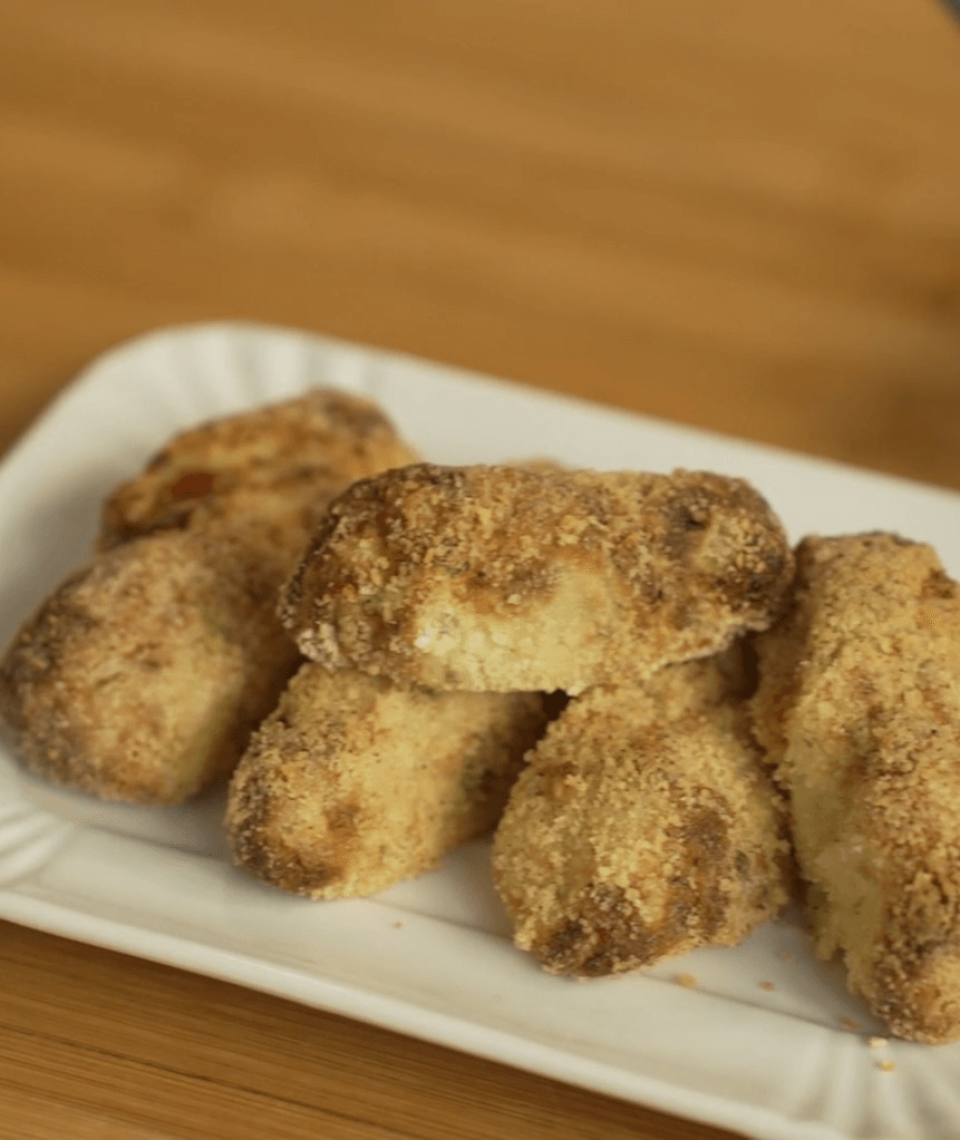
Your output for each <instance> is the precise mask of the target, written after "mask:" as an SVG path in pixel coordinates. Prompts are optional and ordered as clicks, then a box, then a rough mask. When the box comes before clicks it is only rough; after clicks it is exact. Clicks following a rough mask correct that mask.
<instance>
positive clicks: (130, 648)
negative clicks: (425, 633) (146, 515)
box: [0, 532, 300, 803]
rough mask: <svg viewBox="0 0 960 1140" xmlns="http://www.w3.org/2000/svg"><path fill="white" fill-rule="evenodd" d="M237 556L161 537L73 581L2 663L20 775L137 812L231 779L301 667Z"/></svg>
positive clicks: (102, 559) (0, 676)
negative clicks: (25, 769) (137, 807)
mask: <svg viewBox="0 0 960 1140" xmlns="http://www.w3.org/2000/svg"><path fill="white" fill-rule="evenodd" d="M231 553H233V554H235V555H237V556H236V557H231ZM243 554H244V551H243V550H242V548H241V549H236V550H234V549H233V548H232V547H231V544H230V542H229V541H228V540H226V539H224V538H222V537H221V538H220V539H219V540H218V541H217V542H212V541H211V540H210V539H209V538H208V537H206V536H203V535H199V534H192V533H189V532H184V533H180V532H167V533H161V534H157V535H153V536H148V537H146V538H143V539H140V540H139V541H137V542H133V543H127V544H124V545H122V546H118V547H116V548H115V549H113V550H111V551H108V552H107V553H105V554H102V555H100V556H98V557H97V558H96V559H95V560H94V561H93V562H92V564H91V565H90V566H88V567H87V568H86V569H84V570H81V571H79V572H78V573H76V574H74V575H73V576H72V577H70V578H68V579H67V580H66V581H65V582H64V583H63V584H62V585H61V586H60V588H59V589H58V590H57V591H56V592H55V593H54V594H53V595H52V596H51V597H50V598H49V599H48V600H47V601H46V602H45V603H44V604H43V605H42V606H41V607H40V609H39V610H38V612H37V613H36V614H35V615H34V616H33V617H32V618H31V619H30V620H29V621H28V622H27V623H26V625H25V626H24V627H23V628H22V629H21V630H20V633H19V634H18V636H17V638H16V640H15V641H14V643H13V645H12V646H11V647H10V649H9V650H8V652H7V654H6V657H5V659H4V661H3V663H2V666H0V719H2V720H3V721H4V722H5V725H6V728H7V732H8V735H9V736H10V737H11V739H12V743H13V744H14V746H15V747H16V749H17V751H18V752H19V753H20V755H21V756H22V757H23V759H24V760H25V761H26V763H27V765H28V766H29V767H30V768H31V769H33V770H34V771H36V772H38V773H40V774H41V775H44V776H46V777H48V778H49V779H51V780H53V781H54V782H56V783H59V784H64V785H67V786H69V787H72V788H79V789H81V790H83V791H89V792H95V793H96V794H97V795H99V796H101V797H102V798H104V799H117V800H127V801H130V802H134V803H177V802H179V801H181V800H184V799H186V798H187V797H188V796H191V795H193V794H194V793H195V792H197V791H199V790H200V789H201V788H203V787H205V786H206V785H208V784H210V783H212V782H213V781H214V780H216V779H218V778H220V777H221V776H223V775H225V774H226V773H227V772H229V771H230V770H231V769H232V768H233V767H234V765H235V764H236V762H237V760H238V759H239V757H240V755H241V754H242V752H243V749H244V747H245V745H246V742H247V739H248V737H249V734H250V732H251V730H252V729H253V728H254V726H255V725H256V724H258V723H259V721H260V720H261V719H262V718H263V717H264V716H265V715H266V714H267V713H268V712H269V711H270V710H271V709H272V708H273V707H274V705H275V703H276V701H277V698H278V696H279V694H280V691H281V690H282V688H283V686H284V684H285V682H286V680H287V678H288V677H289V675H290V674H291V673H292V672H293V670H294V669H295V667H296V664H297V662H298V661H299V659H300V658H299V655H298V654H297V652H296V648H295V647H294V646H293V645H292V644H291V643H290V641H289V639H288V638H287V637H286V635H285V634H284V631H283V629H282V627H281V626H280V624H279V622H277V621H276V619H275V616H274V613H273V604H272V603H273V596H274V589H275V586H276V582H275V580H274V579H273V578H272V577H271V576H269V575H267V576H266V577H264V576H263V575H262V574H261V573H259V571H258V569H257V566H256V564H255V563H252V562H251V560H250V559H248V558H246V557H244V556H243Z"/></svg>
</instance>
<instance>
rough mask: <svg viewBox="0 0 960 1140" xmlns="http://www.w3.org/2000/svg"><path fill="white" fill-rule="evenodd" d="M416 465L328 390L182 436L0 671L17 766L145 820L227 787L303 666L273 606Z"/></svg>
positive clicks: (0, 702)
mask: <svg viewBox="0 0 960 1140" xmlns="http://www.w3.org/2000/svg"><path fill="white" fill-rule="evenodd" d="M413 458H415V456H414V453H413V452H412V451H411V450H410V449H409V448H408V447H407V445H406V444H405V443H403V441H402V440H400V439H399V438H398V437H397V436H396V434H395V433H394V431H393V429H392V427H391V426H390V424H389V422H388V421H387V420H386V419H385V418H384V416H383V415H382V413H381V412H380V411H379V410H378V409H376V408H375V407H374V406H373V405H372V404H370V403H368V402H367V401H366V400H360V399H357V398H356V397H353V396H348V395H345V394H343V393H337V392H332V391H326V390H317V391H314V392H311V393H309V394H307V395H306V396H303V397H301V398H299V399H295V400H287V401H285V402H283V403H279V404H275V405H272V406H269V407H265V408H257V409H255V410H254V411H252V412H247V413H244V414H243V415H238V416H231V417H229V418H227V419H224V420H217V421H214V422H212V423H208V424H206V425H204V426H203V427H200V428H196V429H194V430H192V431H188V432H185V433H183V434H182V435H180V436H178V437H176V439H174V440H173V441H172V442H171V443H170V444H169V445H168V447H166V448H165V449H164V450H163V451H161V452H160V454H159V455H158V456H157V457H156V458H155V459H153V460H152V461H151V463H150V464H149V465H148V467H147V469H146V470H145V471H144V472H143V473H142V474H140V475H138V476H136V477H135V478H133V479H131V480H130V481H129V482H127V483H125V484H124V485H123V486H121V487H120V488H119V489H118V490H117V491H116V492H115V493H114V495H113V496H112V497H111V498H110V499H109V500H108V501H107V503H106V504H105V506H104V509H103V517H102V526H101V534H100V538H99V542H98V546H99V552H98V553H97V554H95V556H94V559H93V561H92V563H91V564H90V565H89V566H88V567H87V568H86V569H85V570H82V571H80V572H79V573H78V574H76V575H74V576H73V577H72V578H70V579H68V581H67V582H66V583H64V585H63V586H62V587H61V588H60V589H59V590H58V591H57V592H56V593H55V594H54V595H53V596H52V597H51V598H50V599H48V601H47V602H45V603H44V604H43V605H42V606H41V608H40V610H39V612H38V613H37V614H36V615H35V616H34V617H33V618H32V619H31V620H30V621H28V623H27V625H26V626H25V627H24V628H23V630H21V632H20V634H19V636H18V637H17V639H16V640H15V641H14V643H13V645H12V646H11V647H10V648H9V649H8V651H7V653H6V657H5V659H4V661H3V663H2V665H0V689H2V694H0V721H6V725H7V733H8V735H9V736H10V737H11V738H12V740H13V741H14V743H15V745H16V747H17V748H18V750H19V751H20V752H21V754H22V755H23V757H24V758H25V759H26V761H27V763H28V764H29V766H30V767H31V768H33V769H34V770H35V771H37V772H39V773H42V774H43V773H45V774H47V775H48V776H50V778H51V779H53V780H55V781H57V782H58V783H63V784H68V785H70V786H72V787H76V788H81V789H83V790H85V791H90V792H94V793H96V794H98V795H100V796H102V797H104V798H106V799H124V800H128V801H132V802H139V803H176V802H179V801H180V800H183V799H185V798H187V797H188V796H190V795H193V794H194V793H196V792H197V791H199V790H201V789H202V788H203V787H205V786H206V785H207V784H209V783H212V782H214V781H215V780H217V779H219V778H220V777H222V776H223V775H225V774H226V773H228V772H229V771H230V770H231V769H232V768H233V766H234V765H235V764H236V762H237V760H238V759H239V757H240V755H241V754H242V752H243V749H244V747H245V746H246V742H247V738H248V736H249V732H250V730H251V729H252V728H253V727H254V725H255V724H256V723H258V722H259V720H260V719H261V718H262V717H263V716H264V715H265V714H266V713H267V712H268V711H270V709H271V708H272V707H273V704H274V703H275V701H276V698H277V697H278V695H279V693H280V692H281V690H282V689H283V687H284V685H285V684H286V681H287V679H288V678H289V676H290V674H291V673H292V672H293V671H294V669H295V667H296V664H297V662H298V661H299V654H298V653H297V651H296V648H295V646H293V644H292V642H291V641H290V639H289V637H288V636H287V635H286V633H285V632H284V630H283V628H282V626H281V625H280V622H279V619H278V618H277V616H276V601H277V593H278V590H279V588H280V585H281V583H282V582H283V580H284V579H285V578H286V577H287V575H288V574H289V573H290V572H291V570H292V568H293V566H294V563H295V560H296V558H297V556H298V555H299V554H300V552H301V550H302V549H303V547H304V546H305V544H306V541H307V539H308V537H309V535H310V532H311V530H312V528H313V526H314V525H315V523H316V521H317V519H318V518H319V516H320V514H321V513H322V511H323V509H324V508H325V507H326V505H327V504H328V503H329V501H330V500H331V499H332V498H333V497H334V496H335V495H336V494H338V493H339V492H341V491H342V490H343V489H344V488H345V487H346V486H347V485H348V484H349V483H350V482H351V480H353V479H354V478H356V477H358V476H361V475H368V474H370V473H371V472H372V471H376V470H379V469H380V468H381V467H384V466H389V465H390V464H392V463H405V462H409V461H410V460H412V459H413ZM145 536H146V537H145ZM218 582H219V584H220V585H219V587H218Z"/></svg>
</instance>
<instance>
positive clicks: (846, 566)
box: [752, 534, 960, 1042]
mask: <svg viewBox="0 0 960 1140" xmlns="http://www.w3.org/2000/svg"><path fill="white" fill-rule="evenodd" d="M797 566H798V573H797V592H796V599H795V603H794V605H793V607H792V609H791V610H790V611H789V613H788V614H787V616H786V617H785V618H784V619H783V620H782V621H781V622H780V624H778V625H777V626H776V627H775V628H774V629H772V630H770V631H769V632H768V633H766V634H764V635H762V636H760V637H758V638H757V649H758V653H759V666H760V685H759V689H758V691H757V694H756V696H755V697H754V699H753V702H752V709H753V715H754V721H755V731H756V733H757V736H758V738H759V739H760V741H761V742H762V744H763V745H764V746H765V747H766V749H767V752H768V757H769V760H770V761H771V762H772V763H773V764H775V765H776V772H777V777H778V779H779V780H780V781H781V782H782V784H783V785H784V787H785V789H786V791H787V793H788V795H789V797H790V802H791V818H792V830H793V839H794V844H795V847H796V852H797V858H798V862H799V867H800V872H801V874H802V875H803V876H804V878H805V879H806V880H807V882H808V883H809V888H808V903H809V907H810V911H811V919H812V923H813V927H814V933H815V936H816V940H817V947H818V951H819V953H820V954H821V955H822V956H823V957H831V956H832V955H833V954H834V953H835V952H837V951H839V952H840V953H841V954H842V955H843V958H844V960H845V963H846V968H847V977H848V984H849V986H850V989H851V990H852V991H853V992H854V993H856V994H858V995H859V996H860V997H862V998H863V999H864V1000H865V1001H866V1002H867V1004H868V1005H869V1007H870V1009H871V1010H872V1011H873V1013H874V1014H875V1015H876V1016H877V1017H879V1018H881V1019H882V1020H883V1021H884V1022H886V1023H887V1024H888V1025H889V1027H890V1029H891V1031H892V1032H893V1033H895V1034H896V1035H898V1036H900V1037H906V1038H908V1039H910V1040H913V1041H925V1042H943V1041H950V1040H953V1039H955V1038H958V1037H960V587H958V585H957V583H955V582H953V581H951V580H950V579H949V578H948V577H947V576H946V574H945V573H944V570H943V567H942V566H941V564H940V562H939V560H938V559H937V557H936V555H935V553H934V552H933V550H932V549H931V548H930V547H928V546H926V545H922V544H919V543H912V542H907V541H905V540H904V539H901V538H898V537H897V536H895V535H892V534H864V535H856V536H847V537H839V538H816V537H811V538H807V539H805V540H804V541H803V542H802V543H801V544H800V546H799V547H798V550H797Z"/></svg>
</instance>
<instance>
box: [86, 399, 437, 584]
mask: <svg viewBox="0 0 960 1140" xmlns="http://www.w3.org/2000/svg"><path fill="white" fill-rule="evenodd" d="M417 458H418V456H417V455H416V453H415V452H414V451H413V450H412V449H411V448H410V447H408V446H407V444H406V443H404V442H403V440H401V439H400V438H399V437H398V436H397V434H396V432H395V431H394V429H393V426H392V425H391V424H390V422H389V420H388V419H387V418H386V416H385V415H384V414H383V412H381V411H380V409H379V408H377V407H376V405H374V404H372V403H370V401H368V400H364V399H361V398H360V397H357V396H351V395H348V394H347V393H345V392H337V391H334V390H331V389H325V388H318V389H315V390H313V391H311V392H308V393H307V394H306V395H304V396H300V397H297V398H295V399H291V400H285V401H283V402H280V403H276V404H271V405H268V406H266V407H263V408H257V409H254V410H253V411H251V412H244V413H241V414H239V415H234V416H228V417H225V418H223V419H219V420H213V421H211V422H209V423H206V424H203V425H202V426H200V427H197V428H192V429H191V430H189V431H185V432H183V433H181V434H180V435H177V436H176V437H174V439H173V440H171V442H170V443H168V444H167V446H166V447H164V448H163V450H162V451H160V452H159V453H158V454H157V455H156V456H154V458H153V459H152V460H151V461H150V463H149V464H148V465H147V467H146V469H145V470H144V471H143V472H142V473H141V474H139V475H137V476H135V477H134V478H133V479H131V480H129V481H128V482H126V483H124V484H122V485H121V486H120V487H119V488H117V490H116V491H115V492H114V493H113V494H112V495H111V496H110V498H109V499H107V501H106V503H105V504H104V507H103V511H102V516H101V529H100V538H99V544H98V545H99V548H100V549H101V550H103V549H108V548H109V547H111V546H115V545H116V544H117V543H120V542H127V541H129V540H130V539H131V538H136V537H137V536H139V535H142V534H148V533H150V532H152V531H156V530H169V529H182V528H184V527H189V528H191V529H201V530H204V531H206V532H208V533H209V532H211V531H213V532H217V533H219V532H221V531H223V530H224V529H236V528H238V527H239V528H241V529H242V530H243V532H244V533H245V534H246V540H247V543H248V545H250V546H256V548H257V550H258V551H259V552H260V553H262V555H263V556H264V557H269V558H273V559H276V558H277V557H282V558H293V557H295V556H296V555H297V554H299V553H300V549H301V547H302V546H303V544H304V542H305V540H306V537H307V536H308V535H309V534H310V532H311V531H312V530H313V528H314V526H315V525H316V523H317V520H318V519H319V517H320V515H321V514H322V512H323V510H324V509H325V508H326V505H327V503H328V502H329V500H330V498H331V497H332V496H333V495H335V494H337V493H339V492H340V491H342V490H343V488H344V487H346V486H348V485H349V484H350V483H352V482H353V481H354V480H355V479H362V478H364V477H366V476H368V475H373V474H375V473H376V472H378V471H384V470H386V469H387V468H389V467H400V466H403V465H405V464H407V463H414V462H416V460H417ZM284 573H285V574H286V573H289V567H285V569H284Z"/></svg>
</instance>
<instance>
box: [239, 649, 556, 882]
mask: <svg viewBox="0 0 960 1140" xmlns="http://www.w3.org/2000/svg"><path fill="white" fill-rule="evenodd" d="M545 723H546V715H545V713H544V709H543V703H542V700H541V698H540V696H539V694H536V693H507V694H500V693H435V692H430V691H427V690H425V689H409V690H404V689H398V688H395V687H394V686H392V685H391V684H390V683H389V682H388V681H386V680H384V679H382V678H378V677H369V676H366V675H364V674H362V673H358V672H356V671H355V670H343V671H341V672H337V673H329V672H328V671H327V670H325V669H324V668H323V667H322V666H320V665H316V664H313V663H311V662H308V663H307V664H305V665H304V666H303V667H302V668H301V670H300V672H299V673H298V674H297V675H296V677H294V679H293V680H292V681H291V683H290V686H289V688H288V689H287V691H286V692H285V693H284V695H283V697H282V698H281V701H280V704H279V705H278V707H277V709H276V711H275V712H274V713H273V714H272V715H271V716H270V717H268V719H267V720H266V721H265V722H264V723H263V725H262V726H261V728H260V729H259V731H258V732H257V733H256V734H255V735H254V737H253V740H252V741H251V744H250V748H249V751H248V752H247V754H246V756H245V757H244V758H243V760H242V761H241V762H240V764H239V766H238V768H237V770H236V772H235V773H234V776H233V779H232V781H231V784H230V794H229V802H228V808H227V832H228V836H229V839H230V843H231V847H232V849H233V854H234V860H235V862H236V863H237V865H238V866H240V867H243V868H245V869H246V870H248V871H250V872H251V873H253V874H254V875H255V876H257V878H259V879H262V880H263V881H264V882H267V883H271V884H272V885H274V886H277V887H280V888H281V889H282V890H285V891H291V892H294V893H296V894H302V895H309V896H311V897H313V898H318V899H319V898H343V897H349V896H357V895H369V894H373V893H374V892H375V891H380V890H383V889H385V888H386V887H389V886H390V885H392V884H393V883H395V882H397V881H399V880H400V879H406V878H412V877H414V876H416V875H419V874H422V873H423V872H424V871H429V870H431V869H433V868H435V867H437V866H438V865H439V861H440V858H441V856H442V855H443V854H444V852H446V851H447V850H448V849H449V848H451V847H453V846H454V845H456V844H458V843H462V842H464V841H465V840H467V839H470V838H472V837H474V836H478V835H483V834H485V833H486V832H488V831H489V830H490V829H491V828H492V827H493V826H494V824H495V823H496V821H497V819H498V818H499V816H500V813H501V811H502V809H503V805H504V803H505V802H506V798H507V795H508V793H509V789H510V786H511V784H512V783H513V780H514V778H515V777H516V774H517V772H518V770H519V768H520V764H521V761H522V757H523V754H524V753H525V752H526V751H527V749H529V748H530V747H532V746H533V744H534V743H535V742H536V741H537V739H538V738H539V736H540V734H541V733H542V731H543V728H544V725H545Z"/></svg>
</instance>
